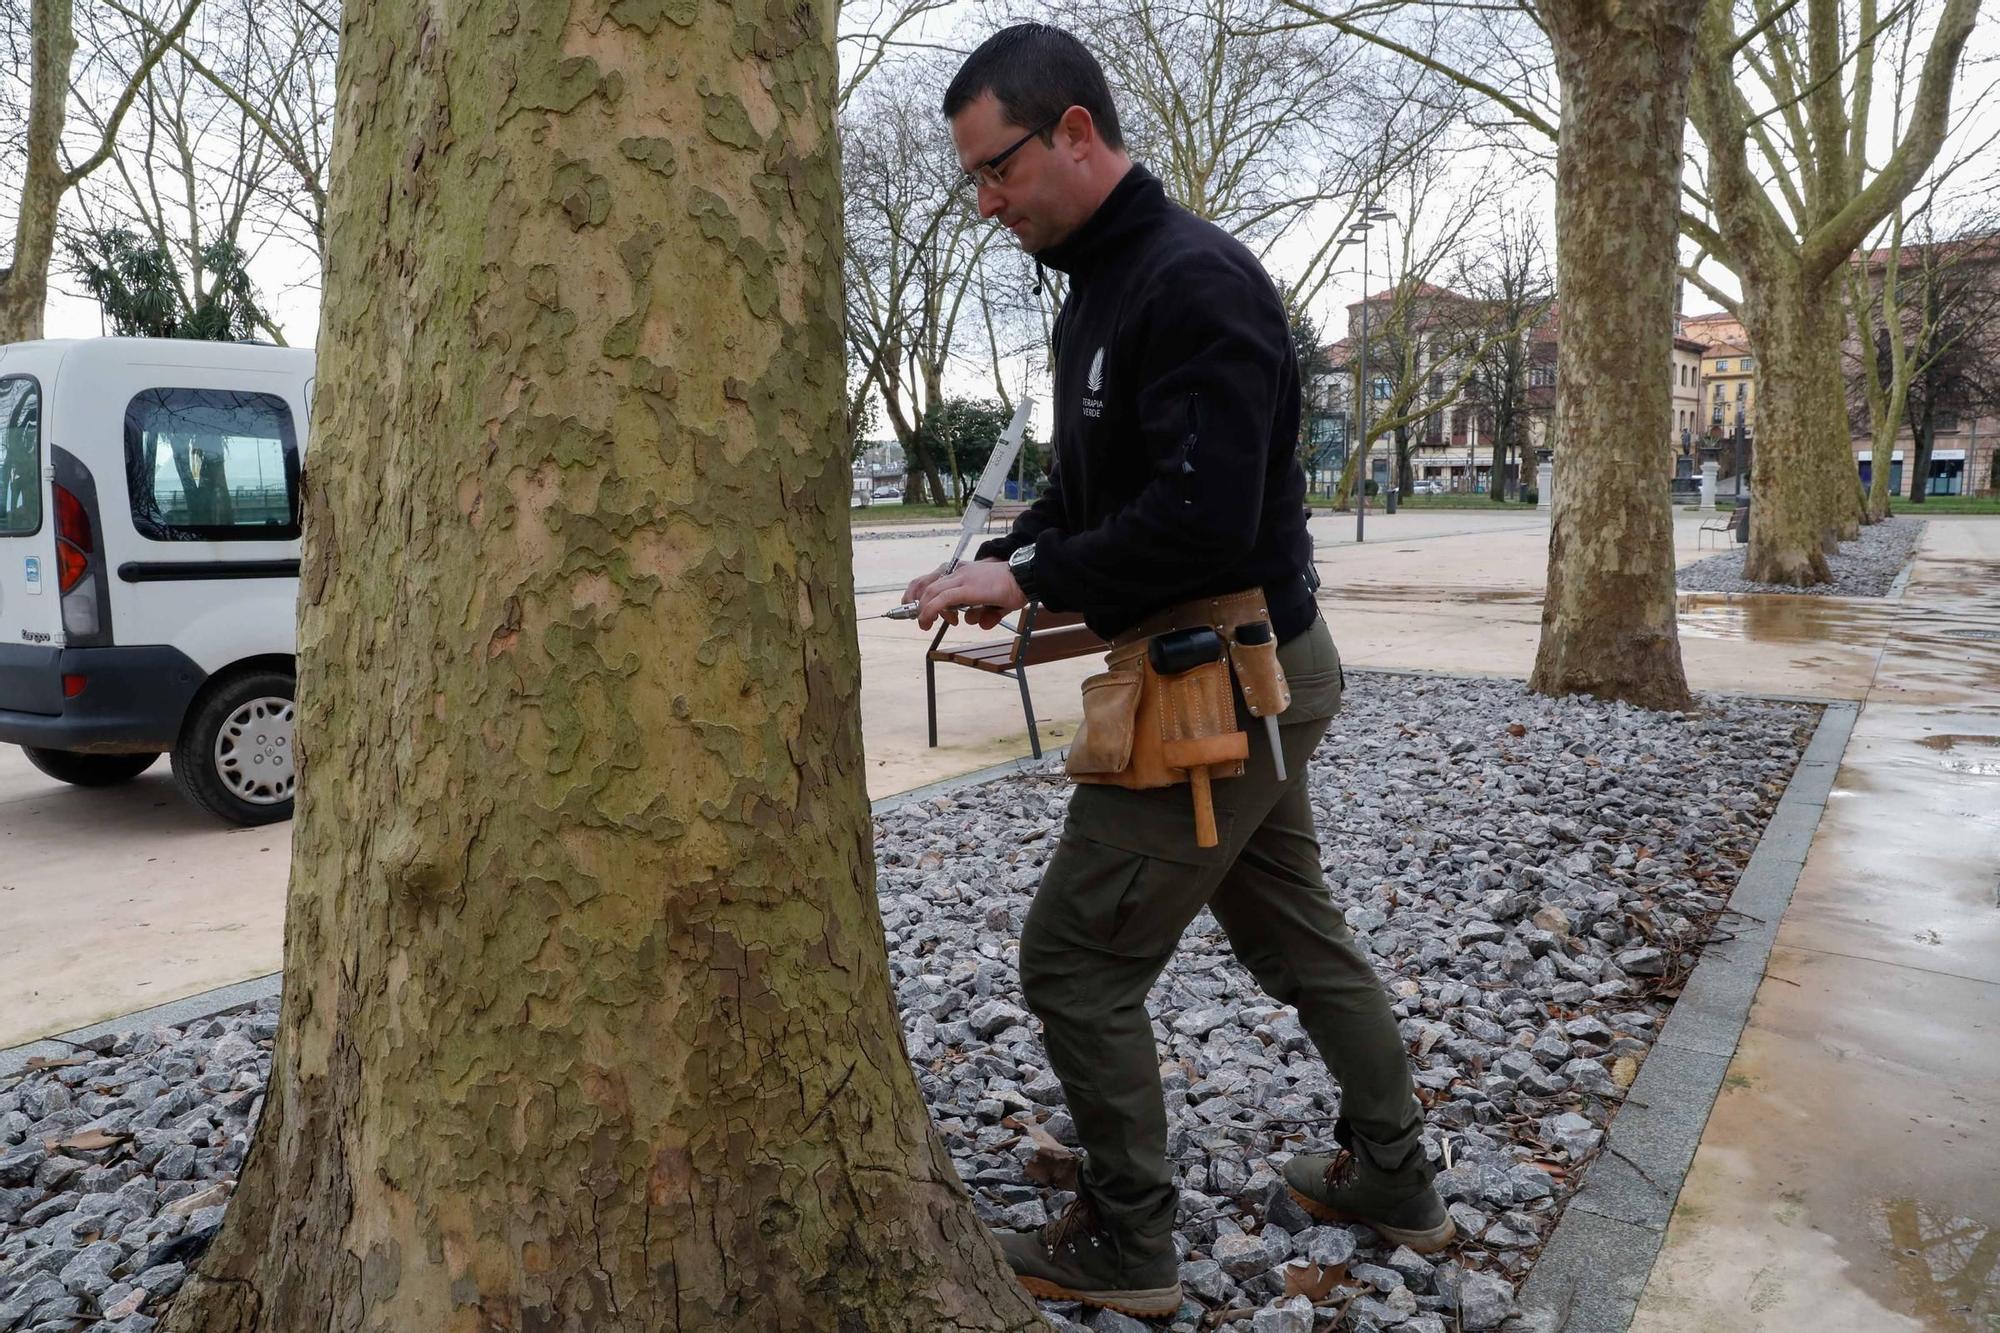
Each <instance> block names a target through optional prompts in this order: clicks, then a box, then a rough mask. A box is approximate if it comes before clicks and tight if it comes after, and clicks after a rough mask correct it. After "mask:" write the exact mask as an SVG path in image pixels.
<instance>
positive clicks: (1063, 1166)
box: [1021, 1143, 1081, 1190]
mask: <svg viewBox="0 0 2000 1333" xmlns="http://www.w3.org/2000/svg"><path fill="white" fill-rule="evenodd" d="M1080 1165H1081V1162H1080V1161H1079V1160H1078V1158H1077V1155H1076V1154H1075V1153H1073V1152H1071V1151H1070V1150H1069V1149H1068V1148H1065V1147H1063V1146H1062V1145H1061V1144H1060V1143H1056V1144H1054V1145H1053V1146H1051V1147H1037V1148H1036V1149H1035V1153H1034V1156H1032V1157H1030V1158H1029V1159H1028V1160H1027V1161H1025V1162H1023V1163H1022V1164H1021V1174H1022V1175H1024V1176H1026V1177H1027V1178H1028V1179H1030V1180H1032V1181H1034V1182H1035V1183H1036V1184H1037V1185H1046V1186H1048V1187H1049V1188H1050V1189H1056V1190H1073V1189H1075V1188H1076V1183H1077V1182H1076V1173H1077V1168H1078V1167H1079V1166H1080Z"/></svg>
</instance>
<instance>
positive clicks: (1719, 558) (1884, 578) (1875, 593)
mask: <svg viewBox="0 0 2000 1333" xmlns="http://www.w3.org/2000/svg"><path fill="white" fill-rule="evenodd" d="M1751 522H1753V523H1754V522H1756V514H1755V510H1754V509H1753V510H1752V513H1751ZM1923 535H1924V523H1923V520H1921V519H1915V518H1902V517H1899V518H1892V519H1889V520H1888V521H1887V522H1884V523H1876V524H1873V525H1872V526H1869V527H1865V528H1863V529H1861V535H1860V536H1859V537H1858V538H1856V539H1855V540H1854V541H1851V542H1842V543H1841V546H1840V553H1839V554H1838V555H1830V556H1828V557H1827V560H1826V563H1827V567H1828V570H1829V572H1831V573H1832V575H1833V581H1832V582H1831V583H1822V584H1818V585H1816V586H1814V587H1811V588H1791V587H1786V586H1784V585H1782V584H1774V583H1751V582H1750V581H1749V580H1747V579H1745V578H1744V577H1743V557H1744V555H1745V554H1746V553H1747V548H1745V547H1740V546H1739V547H1732V548H1730V549H1728V550H1725V551H1724V552H1722V554H1720V555H1713V556H1710V557H1708V558H1707V559H1705V560H1697V561H1695V562H1694V563H1692V564H1688V565H1683V566H1681V567H1680V569H1678V570H1676V571H1675V572H1674V584H1675V586H1676V587H1678V588H1679V589H1680V590H1682V591H1683V592H1738V593H1741V592H1775V593H1805V594H1808V595H1811V596H1818V597H1883V596H1886V595H1887V594H1888V592H1889V589H1890V587H1891V586H1893V585H1894V584H1895V582H1896V576H1897V575H1898V574H1900V573H1902V572H1903V568H1904V566H1906V565H1908V564H1909V563H1910V558H1911V556H1913V555H1914V554H1915V553H1916V549H1917V543H1918V542H1919V541H1921V540H1922V539H1923Z"/></svg>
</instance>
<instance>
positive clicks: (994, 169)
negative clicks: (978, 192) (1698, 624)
mask: <svg viewBox="0 0 2000 1333" xmlns="http://www.w3.org/2000/svg"><path fill="white" fill-rule="evenodd" d="M1060 124H1062V117H1061V116H1057V117H1056V118H1055V119H1054V120H1051V121H1049V122H1048V123H1047V124H1045V125H1040V126H1037V127H1036V128H1034V129H1032V130H1029V131H1028V132H1027V133H1026V134H1024V135H1022V136H1021V137H1020V138H1018V139H1016V140H1014V142H1013V143H1010V144H1008V145H1007V146H1006V147H1005V148H1003V149H1001V150H1000V151H999V152H997V153H995V154H994V155H993V156H991V157H989V158H987V159H986V160H985V161H984V162H981V163H980V164H979V165H978V166H976V167H974V168H973V169H972V170H970V171H968V172H966V173H965V174H964V175H963V176H961V177H960V178H959V181H960V183H961V184H962V185H963V186H964V187H965V188H966V189H968V190H971V189H977V188H978V187H979V186H981V185H984V186H985V187H986V188H987V189H989V190H997V189H999V188H1000V186H1001V184H1002V183H1003V182H1005V180H1006V179H1007V177H1006V173H1004V172H1003V171H1002V170H1001V167H1003V166H1004V165H1005V164H1006V162H1007V159H1008V158H1010V157H1012V156H1014V154H1016V153H1018V152H1020V151H1021V150H1022V149H1023V148H1026V147H1027V146H1028V140H1030V139H1035V138H1039V137H1040V136H1042V135H1044V134H1047V133H1048V132H1049V131H1050V130H1053V129H1054V128H1055V127H1056V126H1058V125H1060Z"/></svg>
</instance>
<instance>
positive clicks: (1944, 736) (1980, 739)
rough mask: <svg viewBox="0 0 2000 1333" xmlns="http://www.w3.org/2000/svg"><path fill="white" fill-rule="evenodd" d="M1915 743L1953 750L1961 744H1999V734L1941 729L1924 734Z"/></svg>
mask: <svg viewBox="0 0 2000 1333" xmlns="http://www.w3.org/2000/svg"><path fill="white" fill-rule="evenodd" d="M1917 744H1919V745H1921V746H1923V747H1925V748H1926V749H1930V750H1953V749H1957V748H1958V747H1959V746H1961V745H2000V736H1970V735H1967V734H1965V733H1964V732H1959V731H1941V732H1939V733H1938V734H1937V735H1935V736H1925V737H1924V738H1923V739H1921V740H1919V741H1918V742H1917Z"/></svg>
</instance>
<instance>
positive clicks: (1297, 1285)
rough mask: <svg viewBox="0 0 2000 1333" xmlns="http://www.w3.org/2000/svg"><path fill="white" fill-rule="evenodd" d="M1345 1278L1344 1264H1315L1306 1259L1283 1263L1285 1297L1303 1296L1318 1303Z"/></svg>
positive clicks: (1345, 1268)
mask: <svg viewBox="0 0 2000 1333" xmlns="http://www.w3.org/2000/svg"><path fill="white" fill-rule="evenodd" d="M1346 1280H1347V1265H1346V1264H1316V1263H1313V1262H1312V1261H1311V1260H1308V1259H1294V1260H1292V1262H1290V1263H1288V1264H1286V1265H1285V1299H1286V1300H1290V1299H1292V1297H1294V1296H1303V1297H1305V1298H1306V1299H1307V1300H1309V1301H1311V1302H1312V1303H1313V1304H1314V1305H1318V1304H1319V1303H1320V1302H1321V1301H1323V1300H1325V1299H1326V1298H1327V1297H1328V1296H1329V1295H1330V1294H1332V1292H1333V1289H1334V1288H1335V1287H1337V1286H1339V1285H1340V1284H1341V1283H1342V1282H1345V1281H1346Z"/></svg>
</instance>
